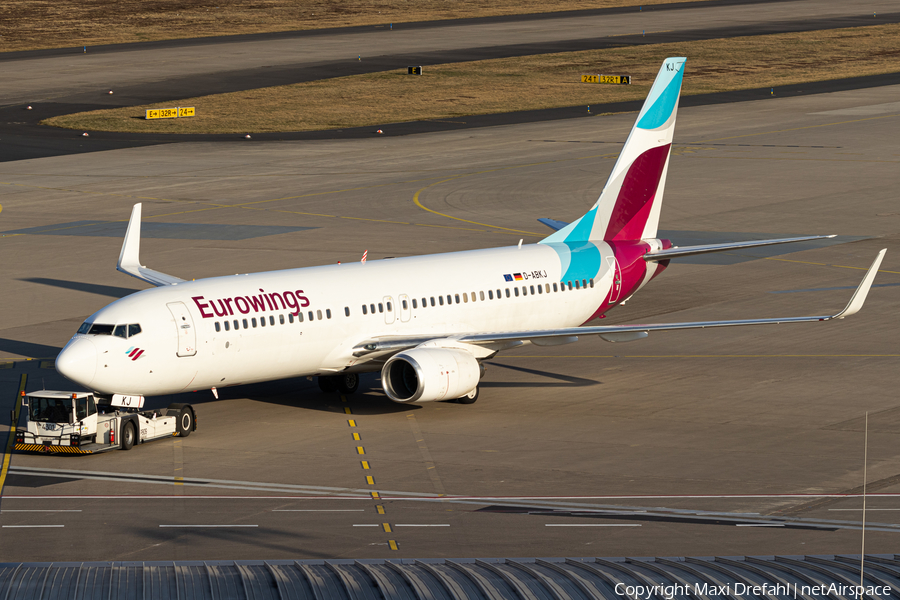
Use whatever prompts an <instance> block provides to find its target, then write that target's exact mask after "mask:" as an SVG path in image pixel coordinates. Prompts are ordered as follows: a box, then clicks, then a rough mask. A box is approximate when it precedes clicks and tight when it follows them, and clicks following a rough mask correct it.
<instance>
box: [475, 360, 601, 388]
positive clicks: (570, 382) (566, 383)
mask: <svg viewBox="0 0 900 600" xmlns="http://www.w3.org/2000/svg"><path fill="white" fill-rule="evenodd" d="M487 364H488V365H489V366H491V367H500V368H501V369H510V370H511V371H519V372H520V373H528V374H529V375H537V376H539V377H545V378H548V379H552V380H555V381H487V382H485V381H482V382H481V384H480V386H481V387H482V388H522V387H587V386H590V385H601V383H602V382H600V381H597V380H596V379H585V378H584V377H572V376H571V375H560V374H559V373H550V372H549V371H539V370H537V369H526V368H525V367H514V366H512V365H502V364H500V363H496V362H489V363H487Z"/></svg>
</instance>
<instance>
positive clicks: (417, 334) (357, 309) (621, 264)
mask: <svg viewBox="0 0 900 600" xmlns="http://www.w3.org/2000/svg"><path fill="white" fill-rule="evenodd" d="M684 64H685V59H684V58H668V59H666V60H665V61H664V63H663V65H662V67H661V68H660V71H659V74H658V75H657V77H656V80H655V82H654V83H653V87H652V88H651V90H650V93H649V94H648V96H647V99H646V101H645V102H644V105H643V108H642V109H641V112H640V113H639V114H638V117H637V120H636V122H635V125H634V127H633V129H632V130H631V133H630V135H629V136H628V140H627V141H626V143H625V146H624V148H623V149H622V153H621V154H620V156H619V158H618V161H617V162H616V164H615V167H614V168H613V171H612V174H611V175H610V176H609V180H608V181H607V183H606V186H605V187H604V188H603V191H602V193H601V194H600V198H599V199H598V200H597V202H596V203H595V204H594V206H593V207H591V209H590V210H589V211H588V212H587V213H586V214H584V215H583V216H582V217H581V218H580V219H578V220H577V221H575V222H573V223H571V224H565V223H560V222H558V221H551V220H548V219H542V221H543V222H545V223H547V224H549V225H550V226H551V227H553V228H555V229H557V231H556V232H555V233H553V234H552V235H550V236H549V237H547V238H545V239H543V240H541V241H540V242H538V243H537V244H528V245H522V243H521V242H519V245H518V246H513V247H510V248H491V249H484V250H471V251H465V252H453V253H447V254H431V255H427V256H413V257H408V258H394V259H391V260H377V261H369V262H361V263H354V264H338V265H328V266H320V267H310V268H302V269H288V270H283V271H270V272H264V273H251V274H246V275H234V276H228V277H212V278H208V279H200V280H196V281H185V280H182V279H179V278H177V277H173V276H171V275H166V274H164V273H160V272H158V271H154V270H151V269H148V268H146V267H144V266H142V265H141V263H140V260H139V258H138V255H139V247H140V226H141V205H140V204H136V205H135V206H134V210H133V212H132V214H131V220H130V221H129V223H128V230H127V232H126V234H125V241H124V243H123V245H122V251H121V253H120V255H119V263H118V269H119V270H120V271H123V272H125V273H128V274H129V275H132V276H134V277H136V278H138V279H141V280H143V281H146V282H149V283H151V284H153V285H154V286H156V287H155V288H151V289H147V290H143V291H140V292H137V293H134V294H131V295H130V296H127V297H125V298H122V299H120V300H117V301H115V302H113V303H112V304H110V305H108V306H106V307H104V308H102V309H100V310H99V311H97V312H96V313H94V314H93V315H91V316H90V317H88V319H87V320H86V321H85V322H84V324H82V325H81V327H80V328H79V329H78V332H77V333H76V334H75V335H74V337H72V339H71V340H70V341H69V342H68V344H66V346H65V348H63V350H62V352H61V353H60V354H59V357H58V358H57V359H56V368H57V370H58V371H59V372H60V373H62V374H63V375H64V376H66V377H67V378H69V379H70V380H72V381H74V382H76V383H78V384H80V385H82V386H84V387H85V388H87V389H89V390H93V391H95V392H96V393H97V394H99V395H101V396H102V395H107V396H111V395H114V394H122V395H131V396H152V395H160V394H173V393H177V392H183V391H185V390H199V389H210V390H212V391H213V393H214V394H216V395H217V392H216V389H217V388H220V387H223V386H233V385H241V384H248V383H254V382H260V381H268V380H273V379H283V378H290V377H298V376H317V377H318V382H319V386H320V387H321V388H322V389H323V390H324V391H333V390H335V389H337V390H340V391H341V392H343V393H351V392H353V391H355V390H356V388H357V386H358V383H359V376H358V374H359V373H364V372H371V371H381V383H382V386H383V388H384V392H385V394H387V396H388V397H389V398H390V399H391V400H394V401H396V402H402V403H411V402H430V401H436V400H452V399H457V400H458V401H460V402H463V403H471V402H474V401H475V400H476V399H477V397H478V383H479V380H480V378H481V376H482V375H483V373H484V369H483V366H482V361H484V360H485V359H489V358H491V357H493V356H494V355H495V354H497V353H498V352H500V351H502V350H509V349H511V348H516V347H518V346H522V345H524V344H528V343H531V344H536V345H539V346H555V345H560V344H568V343H570V342H575V341H577V340H578V338H579V337H581V336H588V335H599V336H600V337H601V338H603V339H605V340H607V341H610V342H624V341H632V340H638V339H641V338H644V337H647V336H648V335H649V332H651V331H663V330H673V329H695V328H707V327H727V326H735V325H767V324H778V323H802V322H808V321H828V320H832V319H842V318H844V317H847V316H850V315H852V314H854V313H856V312H857V311H858V310H859V309H860V308H861V307H862V305H863V302H864V301H865V298H866V295H867V294H868V292H869V288H870V287H871V285H872V281H873V280H874V278H875V274H876V272H877V271H878V268H879V266H880V264H881V261H882V258H883V257H884V253H885V250H881V252H879V254H878V256H877V258H876V259H875V261H874V262H873V263H872V266H871V267H870V268H869V270H868V272H867V273H866V275H865V277H863V280H862V283H860V285H859V287H858V288H857V290H856V292H855V293H854V294H853V297H852V298H851V300H850V303H849V304H848V305H847V306H846V308H844V309H843V310H842V311H840V312H838V313H836V314H834V315H824V316H813V317H788V318H768V319H745V320H737V321H706V322H693V323H663V324H638V325H612V326H584V324H585V323H587V322H588V321H591V320H593V319H595V318H597V317H600V316H602V315H604V314H605V313H606V312H607V311H608V310H610V309H611V308H613V307H614V306H616V305H618V304H621V303H623V302H624V301H625V300H627V299H628V298H629V297H631V296H632V295H633V294H634V293H635V292H637V291H638V290H639V289H641V288H642V287H643V286H644V285H646V284H647V283H648V282H649V281H650V280H651V279H652V278H654V277H656V276H657V275H659V274H660V273H661V272H662V271H663V270H664V269H665V268H666V267H667V266H668V264H669V261H670V260H671V259H673V258H679V257H683V256H692V255H696V254H702V253H706V252H720V251H723V250H734V249H737V248H749V247H754V246H763V245H769V244H782V243H787V242H795V241H803V240H811V239H818V238H823V237H833V236H810V237H799V238H787V239H775V240H758V241H751V242H738V243H728V244H710V245H704V246H690V247H681V248H679V247H673V245H672V243H671V242H670V241H668V240H660V239H656V234H657V224H658V222H659V214H660V207H661V204H662V196H663V188H664V185H665V180H666V170H667V168H668V164H669V151H670V147H671V145H672V136H673V131H674V128H675V115H676V112H677V107H678V98H679V96H680V94H681V82H682V76H683V73H684V70H683V69H684Z"/></svg>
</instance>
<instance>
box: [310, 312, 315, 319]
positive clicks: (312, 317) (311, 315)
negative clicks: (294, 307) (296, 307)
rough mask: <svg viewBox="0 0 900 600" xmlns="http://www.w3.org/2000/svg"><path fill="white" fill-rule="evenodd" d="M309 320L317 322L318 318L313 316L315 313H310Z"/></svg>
mask: <svg viewBox="0 0 900 600" xmlns="http://www.w3.org/2000/svg"><path fill="white" fill-rule="evenodd" d="M309 320H310V321H315V320H316V318H315V317H314V316H313V311H309Z"/></svg>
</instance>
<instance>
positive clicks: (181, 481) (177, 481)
mask: <svg viewBox="0 0 900 600" xmlns="http://www.w3.org/2000/svg"><path fill="white" fill-rule="evenodd" d="M175 485H184V477H176V478H175Z"/></svg>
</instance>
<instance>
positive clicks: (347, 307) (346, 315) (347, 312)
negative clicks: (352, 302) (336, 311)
mask: <svg viewBox="0 0 900 600" xmlns="http://www.w3.org/2000/svg"><path fill="white" fill-rule="evenodd" d="M344 316H345V317H349V316H350V307H349V306H345V307H344Z"/></svg>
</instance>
